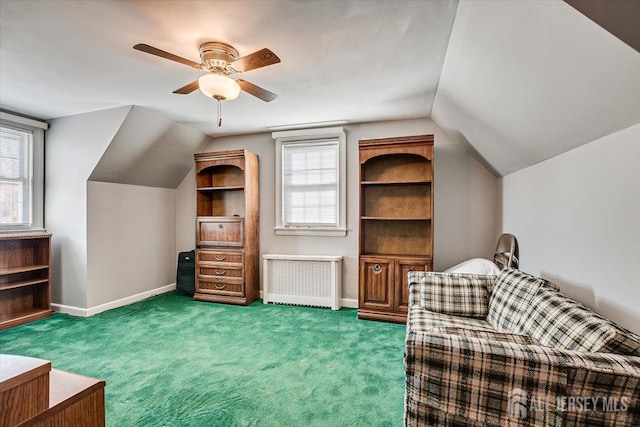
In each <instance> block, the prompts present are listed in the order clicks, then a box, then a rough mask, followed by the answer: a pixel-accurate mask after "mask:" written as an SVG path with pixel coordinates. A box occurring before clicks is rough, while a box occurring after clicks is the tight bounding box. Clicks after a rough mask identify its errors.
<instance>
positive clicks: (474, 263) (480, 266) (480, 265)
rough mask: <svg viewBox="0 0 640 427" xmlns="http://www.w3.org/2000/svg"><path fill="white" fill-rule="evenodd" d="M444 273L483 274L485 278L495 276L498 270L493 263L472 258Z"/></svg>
mask: <svg viewBox="0 0 640 427" xmlns="http://www.w3.org/2000/svg"><path fill="white" fill-rule="evenodd" d="M444 272H445V273H463V274H483V275H485V276H487V275H488V276H497V275H498V274H500V269H499V268H498V266H497V265H495V264H494V263H493V262H491V261H489V260H488V259H484V258H472V259H470V260H467V261H463V262H461V263H460V264H456V265H454V266H453V267H451V268H449V269H447V270H445V271H444Z"/></svg>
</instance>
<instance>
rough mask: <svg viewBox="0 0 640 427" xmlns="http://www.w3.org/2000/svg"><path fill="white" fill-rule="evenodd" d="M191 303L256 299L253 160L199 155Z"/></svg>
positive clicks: (244, 155) (241, 155)
mask: <svg viewBox="0 0 640 427" xmlns="http://www.w3.org/2000/svg"><path fill="white" fill-rule="evenodd" d="M195 167H196V289H195V294H194V299H196V300H200V301H211V302H222V303H231V304H242V305H248V304H251V303H252V302H253V301H254V300H256V299H257V298H258V292H259V288H260V284H259V275H258V245H259V240H258V212H259V211H258V202H259V200H258V198H259V191H258V156H257V155H256V154H254V153H252V152H250V151H247V150H234V151H222V152H212V153H199V154H196V155H195Z"/></svg>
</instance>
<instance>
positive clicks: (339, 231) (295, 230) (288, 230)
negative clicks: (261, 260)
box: [274, 227, 347, 237]
mask: <svg viewBox="0 0 640 427" xmlns="http://www.w3.org/2000/svg"><path fill="white" fill-rule="evenodd" d="M274 231H275V233H276V234H277V235H278V236H325V237H344V236H346V235H347V229H346V228H312V227H309V228H302V227H276V228H274Z"/></svg>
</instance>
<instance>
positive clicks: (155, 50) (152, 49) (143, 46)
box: [133, 43, 201, 68]
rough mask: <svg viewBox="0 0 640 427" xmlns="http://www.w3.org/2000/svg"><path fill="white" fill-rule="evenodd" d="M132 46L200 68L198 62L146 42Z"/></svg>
mask: <svg viewBox="0 0 640 427" xmlns="http://www.w3.org/2000/svg"><path fill="white" fill-rule="evenodd" d="M133 48H134V49H135V50H139V51H141V52H145V53H150V54H151V55H155V56H159V57H160V58H165V59H170V60H171V61H176V62H179V63H181V64H184V65H188V66H190V67H193V68H201V66H200V64H198V63H197V62H193V61H190V60H188V59H185V58H183V57H181V56H178V55H174V54H173V53H169V52H165V51H164V50H161V49H158V48H156V47H153V46H149V45H148V44H144V43H138V44H137V45H135V46H134V47H133Z"/></svg>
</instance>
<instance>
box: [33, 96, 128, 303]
mask: <svg viewBox="0 0 640 427" xmlns="http://www.w3.org/2000/svg"><path fill="white" fill-rule="evenodd" d="M130 109H131V107H120V108H114V109H109V110H102V111H98V112H93V113H87V114H79V115H75V116H69V117H63V118H59V119H55V120H51V121H50V122H49V130H48V131H47V133H46V140H45V227H46V228H47V231H49V232H51V233H53V238H52V248H51V256H52V259H51V263H52V266H51V301H52V303H56V304H63V305H68V306H73V307H80V308H86V307H87V288H86V281H87V208H86V206H87V204H86V202H87V188H86V183H87V179H88V177H89V175H90V174H91V171H92V170H93V168H94V166H95V165H96V163H97V162H98V160H100V157H101V156H102V154H103V153H104V151H105V150H106V148H107V146H108V145H109V143H110V142H111V140H112V139H113V136H114V135H115V133H116V132H117V131H118V129H119V127H120V125H121V124H122V122H123V120H124V119H125V117H126V116H127V114H128V113H129V110H130Z"/></svg>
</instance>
